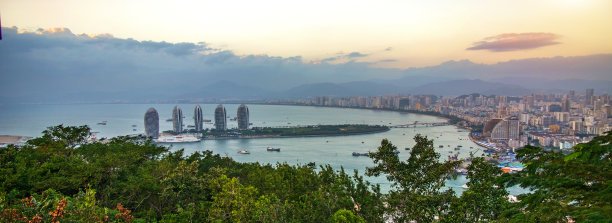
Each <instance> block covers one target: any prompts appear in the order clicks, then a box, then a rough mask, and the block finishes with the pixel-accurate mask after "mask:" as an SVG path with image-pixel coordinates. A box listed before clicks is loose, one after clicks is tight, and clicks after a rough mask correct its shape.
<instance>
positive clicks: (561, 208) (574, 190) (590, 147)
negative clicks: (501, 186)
mask: <svg viewBox="0 0 612 223" xmlns="http://www.w3.org/2000/svg"><path fill="white" fill-rule="evenodd" d="M611 155H612V132H608V133H607V134H606V135H605V136H599V137H595V138H594V139H593V140H592V141H590V142H588V143H582V144H579V145H576V146H574V151H573V152H572V153H570V154H568V155H564V154H563V153H561V152H555V151H548V150H543V149H542V148H539V147H533V146H526V147H525V148H523V149H521V150H519V151H517V157H518V158H520V159H522V160H523V163H525V165H526V167H525V169H524V170H523V171H521V172H519V173H518V174H515V175H506V176H504V179H505V181H506V182H508V183H509V184H510V185H516V184H519V185H521V186H522V187H526V188H530V189H531V190H532V193H528V194H524V195H521V196H519V200H520V201H521V202H520V206H519V207H518V208H520V209H519V210H520V212H517V211H515V212H512V213H508V214H507V216H509V217H511V218H512V219H513V220H515V221H544V222H551V221H556V222H561V221H566V220H567V218H568V216H570V217H571V218H573V219H575V220H576V221H579V222H582V221H608V222H609V221H612V159H611Z"/></svg>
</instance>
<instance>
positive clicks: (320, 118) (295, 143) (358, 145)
mask: <svg viewBox="0 0 612 223" xmlns="http://www.w3.org/2000/svg"><path fill="white" fill-rule="evenodd" d="M174 106H175V105H174V104H66V105H64V104H62V105H11V106H7V105H0V134H5V135H6V134H10V135H27V136H34V137H37V136H40V135H41V132H42V131H43V130H45V129H46V128H47V127H49V126H55V125H59V124H64V125H88V126H90V127H91V129H92V131H93V132H98V133H96V135H97V136H98V138H102V137H106V138H108V137H115V136H121V135H128V134H140V133H143V122H144V121H143V117H144V113H145V111H146V110H147V109H148V108H150V107H154V108H155V109H157V111H158V112H159V116H160V130H161V131H164V130H170V129H172V122H167V121H166V119H169V118H170V117H171V114H172V108H173V107H174ZM179 106H180V107H181V108H182V109H183V114H184V116H185V119H184V124H185V126H187V125H192V124H193V123H192V122H193V118H192V117H193V109H194V108H195V104H179ZM201 106H202V108H203V112H204V119H210V120H214V119H213V112H214V108H215V107H216V104H215V105H213V104H203V105H201ZM248 106H249V110H250V120H251V122H252V123H253V125H252V127H268V126H269V127H277V126H297V125H317V124H370V125H399V124H406V123H413V122H415V121H419V122H441V121H444V120H443V119H440V118H437V117H433V116H426V115H419V114H409V113H400V112H391V111H374V110H363V109H347V108H323V107H308V106H283V105H248ZM225 108H226V110H227V113H228V116H230V117H235V116H236V109H237V108H238V104H227V105H225ZM102 121H107V123H108V124H107V125H97V123H98V122H102ZM132 125H136V127H132ZM236 126H237V123H236V122H235V121H229V119H228V128H235V127H236ZM204 128H213V125H212V124H205V125H204ZM133 129H136V130H137V131H133ZM417 133H420V134H422V135H426V136H428V137H429V138H430V139H433V140H434V146H435V149H436V150H437V151H438V152H439V153H440V155H441V159H443V160H445V159H447V156H448V155H450V154H451V153H449V151H452V152H453V153H455V151H454V148H455V147H456V146H457V145H462V146H463V148H462V150H461V151H460V152H461V154H460V155H459V157H460V158H463V157H466V156H469V151H470V150H471V151H476V152H477V153H478V154H479V151H480V147H478V146H477V145H475V144H474V143H472V142H471V141H469V139H468V136H467V135H468V132H466V131H465V130H462V129H459V128H457V127H455V126H439V127H417V128H393V129H391V130H390V131H387V132H382V133H375V134H364V135H353V136H333V137H298V138H261V139H228V140H203V141H201V142H196V143H175V144H167V143H164V144H161V145H165V146H171V150H172V151H175V150H178V149H181V148H184V149H185V154H191V153H193V152H196V151H203V150H211V151H213V153H215V154H220V155H222V156H229V157H232V158H233V159H234V160H236V161H239V162H259V163H265V164H267V163H269V164H275V163H283V162H286V163H288V164H308V163H310V162H314V163H316V164H317V166H318V165H327V164H329V165H331V166H332V167H333V168H334V169H337V170H338V169H340V168H341V167H344V169H345V170H346V172H347V173H349V174H352V172H353V170H354V169H356V170H358V171H359V173H360V174H362V175H363V174H364V173H365V168H366V167H367V166H373V162H372V160H371V159H370V158H368V157H353V156H352V154H351V153H352V152H368V151H374V150H376V148H378V146H379V145H380V141H381V140H382V139H384V138H387V139H389V140H390V141H391V142H392V143H393V144H394V145H396V146H397V147H398V149H399V150H400V154H399V157H400V159H401V160H406V159H407V158H408V156H409V152H408V151H406V150H404V148H405V147H412V146H413V145H414V141H413V140H412V138H413V137H414V135H416V134H417ZM439 145H443V146H444V148H438V146H439ZM449 145H450V147H449ZM268 146H271V147H279V148H281V152H268V151H266V148H267V147H268ZM470 147H473V149H470ZM240 149H247V150H249V151H250V152H251V154H249V155H244V154H238V153H237V150H240ZM367 180H369V181H370V182H372V183H378V184H381V188H382V189H383V191H387V190H388V189H389V188H390V183H389V182H388V181H386V179H385V178H384V177H377V178H375V177H370V178H367ZM464 183H465V178H464V177H459V178H458V179H457V180H451V181H449V182H448V183H447V186H448V187H451V188H453V189H455V191H457V192H460V191H462V190H463V189H462V188H461V187H460V186H461V185H463V184H464ZM510 192H511V193H512V190H511V191H510Z"/></svg>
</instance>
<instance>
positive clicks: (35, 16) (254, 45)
mask: <svg viewBox="0 0 612 223" xmlns="http://www.w3.org/2000/svg"><path fill="white" fill-rule="evenodd" d="M610 12H612V1H610V0H582V1H580V0H538V1H533V0H512V1H492V0H461V1H457V0H439V1H406V0H404V1H365V0H351V1H348V0H346V1H344V0H342V1H323V0H309V1H286V0H285V1H281V0H278V1H265V0H263V1H218V0H216V1H159V2H158V1H148V0H135V1H121V0H106V1H82V0H56V1H47V0H31V1H12V0H0V15H1V17H2V26H17V27H19V28H20V29H25V30H35V29H37V28H51V27H67V28H69V29H70V30H72V32H74V33H78V34H80V33H88V34H98V33H110V34H112V35H114V36H115V37H119V38H134V39H136V40H153V41H168V42H202V41H203V42H206V43H208V44H210V45H211V46H212V47H215V48H222V49H227V50H232V51H234V52H235V53H236V54H239V55H243V54H244V55H246V54H267V55H270V56H281V57H291V56H302V58H303V60H304V61H305V62H309V61H313V62H319V61H321V60H323V59H326V58H334V60H333V61H334V62H330V63H342V62H346V61H349V60H356V61H362V62H378V63H376V64H375V65H373V66H379V67H395V68H408V67H422V66H430V65H436V64H439V63H442V62H444V61H448V60H462V59H469V60H472V61H474V62H479V63H496V62H499V61H507V60H511V59H521V58H531V57H554V56H579V55H590V54H602V53H612V41H610V40H612V28H610V27H612V13H610ZM509 33H514V34H516V35H511V39H499V38H498V39H495V38H492V39H491V38H490V39H487V40H485V38H487V37H493V36H497V35H500V34H509ZM526 33H531V34H526ZM479 41H485V42H481V43H480V45H478V46H477V45H473V44H474V43H475V42H479ZM509 44H512V45H509ZM470 47H474V48H478V49H475V50H467V48H470ZM351 52H359V53H360V55H362V56H356V57H350V56H348V55H349V54H350V53H351ZM381 60H385V62H382V61H381Z"/></svg>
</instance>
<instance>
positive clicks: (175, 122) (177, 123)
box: [172, 105, 183, 133]
mask: <svg viewBox="0 0 612 223" xmlns="http://www.w3.org/2000/svg"><path fill="white" fill-rule="evenodd" d="M172 130H173V131H174V132H175V133H181V132H182V131H183V110H181V108H179V106H178V105H177V106H174V109H173V110H172Z"/></svg>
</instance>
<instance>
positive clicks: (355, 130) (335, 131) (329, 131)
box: [203, 124, 389, 137]
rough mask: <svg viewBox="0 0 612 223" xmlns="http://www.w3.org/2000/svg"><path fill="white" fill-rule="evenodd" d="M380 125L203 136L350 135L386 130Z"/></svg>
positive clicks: (256, 130) (268, 129)
mask: <svg viewBox="0 0 612 223" xmlns="http://www.w3.org/2000/svg"><path fill="white" fill-rule="evenodd" d="M388 130H389V127H387V126H382V125H349V124H343V125H312V126H298V127H263V128H252V129H247V130H237V129H232V130H227V131H217V130H214V129H213V130H210V131H205V132H203V136H204V137H239V136H329V135H351V134H364V133H374V132H384V131H388Z"/></svg>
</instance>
